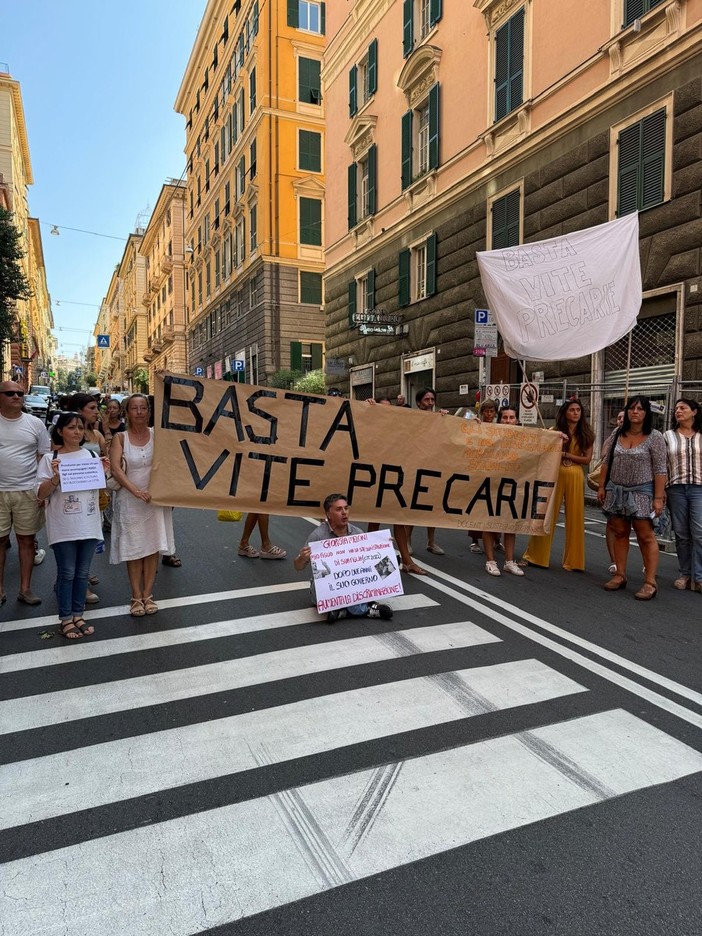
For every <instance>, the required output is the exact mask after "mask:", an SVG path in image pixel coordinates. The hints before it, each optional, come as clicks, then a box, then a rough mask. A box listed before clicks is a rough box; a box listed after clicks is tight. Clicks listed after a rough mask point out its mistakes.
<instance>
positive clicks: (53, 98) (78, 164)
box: [0, 0, 206, 354]
mask: <svg viewBox="0 0 702 936" xmlns="http://www.w3.org/2000/svg"><path fill="white" fill-rule="evenodd" d="M205 6H206V0H15V2H9V0H8V2H7V3H3V4H2V13H1V14H0V23H1V28H0V62H7V63H8V64H9V66H10V74H11V76H12V77H13V78H15V79H16V80H18V81H19V82H20V84H21V88H22V99H23V102H24V110H25V118H26V121H27V135H28V139H29V151H30V157H31V161H32V168H33V172H34V185H32V186H30V187H29V209H30V213H31V214H32V215H33V216H34V217H37V218H39V220H40V221H41V222H42V227H41V232H42V240H43V244H44V257H45V262H46V272H47V279H48V285H49V291H50V293H51V297H52V303H53V313H54V323H55V325H56V326H57V330H56V332H55V334H56V337H57V338H58V340H59V342H60V345H61V347H60V350H61V351H62V352H64V353H66V354H73V353H74V352H75V351H79V350H80V347H79V346H80V345H83V346H85V345H86V344H87V343H89V342H90V343H93V339H92V338H91V336H90V335H89V334H88V332H91V331H92V329H93V326H94V324H95V320H96V318H97V314H98V307H99V305H100V302H101V300H102V298H103V297H104V295H105V293H106V292H107V287H108V285H109V282H110V276H111V275H112V271H113V270H114V266H115V264H116V263H118V262H119V260H120V259H121V256H122V252H123V250H124V241H123V242H120V241H117V240H108V239H106V238H103V237H92V236H89V235H86V234H78V233H74V232H72V231H66V230H62V231H61V234H60V236H59V237H52V236H50V235H49V231H50V229H51V228H50V225H51V224H57V225H59V227H61V226H65V227H69V228H82V229H84V230H86V231H96V232H99V233H102V234H111V235H114V236H117V237H122V238H125V240H126V237H127V235H128V234H129V232H130V231H132V230H133V228H134V224H135V220H136V217H137V215H138V214H139V212H140V211H142V210H143V209H145V208H146V207H147V205H148V206H150V207H153V206H154V204H155V202H156V199H157V198H158V194H159V192H160V190H161V185H162V184H163V182H164V181H165V179H166V178H168V177H171V176H172V177H175V178H179V177H180V176H181V174H182V172H183V169H184V166H185V156H184V154H183V146H184V143H185V121H184V119H183V117H181V116H180V114H176V113H175V111H174V110H173V104H174V102H175V98H176V94H177V93H178V88H179V87H180V83H181V80H182V78H183V74H184V72H185V67H186V65H187V62H188V58H189V56H190V52H191V49H192V46H193V43H194V41H195V36H196V35H197V29H198V26H199V24H200V20H201V19H202V15H203V13H204V11H205ZM57 300H58V301H59V303H60V305H58V306H57V304H56V302H57ZM71 303H85V305H74V304H71ZM91 306H92V307H91ZM59 327H63V328H64V329H84V330H85V331H84V333H82V334H81V333H80V332H77V331H61V330H59Z"/></svg>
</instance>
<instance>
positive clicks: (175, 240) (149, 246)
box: [139, 179, 188, 389]
mask: <svg viewBox="0 0 702 936" xmlns="http://www.w3.org/2000/svg"><path fill="white" fill-rule="evenodd" d="M139 251H140V253H141V254H142V256H143V257H145V258H146V279H147V286H148V288H147V289H146V291H145V292H144V295H143V296H142V297H141V302H142V305H143V306H144V308H145V309H146V334H147V348H146V351H145V353H144V360H145V361H146V362H147V363H148V365H149V387H150V388H151V389H153V386H154V380H153V378H154V372H155V371H157V370H169V371H175V372H176V373H187V369H188V357H187V338H186V309H185V183H184V182H183V181H180V180H178V179H171V180H169V181H168V182H166V183H165V184H164V186H163V187H162V189H161V192H160V194H159V197H158V200H157V202H156V206H155V208H154V210H153V213H152V215H151V220H150V221H149V223H148V226H147V228H146V231H145V233H144V237H143V240H142V242H141V245H140V247H139Z"/></svg>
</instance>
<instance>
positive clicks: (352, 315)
mask: <svg viewBox="0 0 702 936" xmlns="http://www.w3.org/2000/svg"><path fill="white" fill-rule="evenodd" d="M355 327H356V280H351V282H350V283H349V328H355Z"/></svg>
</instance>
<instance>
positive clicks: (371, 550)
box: [310, 530, 404, 614]
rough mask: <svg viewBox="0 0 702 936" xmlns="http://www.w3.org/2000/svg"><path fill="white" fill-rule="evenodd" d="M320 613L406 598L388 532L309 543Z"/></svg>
mask: <svg viewBox="0 0 702 936" xmlns="http://www.w3.org/2000/svg"><path fill="white" fill-rule="evenodd" d="M310 549H311V553H312V555H311V557H310V563H311V566H312V578H313V581H314V588H315V595H316V598H317V610H318V611H319V613H320V614H323V613H325V612H327V611H334V610H336V609H339V608H348V607H349V606H350V605H357V604H364V603H368V602H371V601H384V600H385V599H387V598H393V597H397V596H398V595H403V594H404V590H403V588H402V578H401V576H400V569H399V567H398V562H397V557H396V555H395V549H394V547H393V545H392V540H391V539H390V531H389V530H378V531H377V532H375V533H360V534H358V535H356V536H340V537H338V538H336V539H328V540H322V541H320V542H318V543H310Z"/></svg>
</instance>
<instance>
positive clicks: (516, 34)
mask: <svg viewBox="0 0 702 936" xmlns="http://www.w3.org/2000/svg"><path fill="white" fill-rule="evenodd" d="M523 79H524V10H523V9H522V10H519V12H518V13H515V14H514V16H513V17H511V19H509V20H507V22H506V23H505V24H504V26H501V27H500V28H499V29H498V30H497V33H496V34H495V120H501V119H502V118H503V117H504V116H505V115H506V114H509V113H511V112H512V111H513V110H514V109H515V108H516V107H519V105H520V104H521V103H522V100H523Z"/></svg>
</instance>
